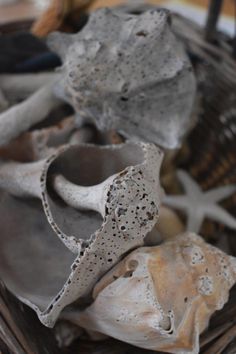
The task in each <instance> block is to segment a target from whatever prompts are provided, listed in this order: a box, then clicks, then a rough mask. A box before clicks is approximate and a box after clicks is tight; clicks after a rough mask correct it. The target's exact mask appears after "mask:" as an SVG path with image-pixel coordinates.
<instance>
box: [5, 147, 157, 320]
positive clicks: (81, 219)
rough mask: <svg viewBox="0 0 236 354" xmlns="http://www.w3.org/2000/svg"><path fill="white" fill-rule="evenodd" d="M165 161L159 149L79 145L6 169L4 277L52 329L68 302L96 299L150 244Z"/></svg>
mask: <svg viewBox="0 0 236 354" xmlns="http://www.w3.org/2000/svg"><path fill="white" fill-rule="evenodd" d="M162 157H163V154H162V152H161V151H160V150H159V149H158V148H157V147H155V146H154V145H152V144H144V143H142V144H141V143H126V144H121V145H114V146H105V147H98V146H94V145H78V146H64V147H61V148H60V149H58V151H57V152H55V153H54V154H53V155H52V156H50V157H49V158H48V159H45V160H41V161H37V162H34V163H28V164H19V163H9V164H3V165H2V166H1V168H0V187H1V188H2V189H3V190H4V192H2V196H1V202H0V220H1V223H2V224H4V226H3V227H2V238H1V242H2V244H1V249H0V260H1V261H0V265H1V266H0V277H1V278H2V279H3V281H4V282H5V284H6V285H7V286H8V287H9V289H10V290H11V291H12V292H13V293H14V294H15V295H16V296H17V297H18V298H20V299H21V300H22V301H23V302H25V303H26V304H28V305H29V306H31V307H32V308H33V309H34V310H35V311H36V312H37V314H38V316H39V319H40V320H41V321H42V322H43V323H44V324H45V325H47V326H53V324H54V323H55V321H56V319H57V318H58V316H59V314H60V312H61V311H62V309H63V308H64V307H65V306H67V305H68V304H71V303H72V302H74V301H76V300H79V299H81V298H83V297H87V301H88V296H89V293H90V292H91V290H92V288H93V286H94V285H95V283H96V282H97V280H98V279H100V278H101V276H102V275H104V274H105V273H106V272H107V271H108V270H109V269H110V268H111V267H112V266H113V265H114V264H115V263H117V261H119V259H120V257H121V256H122V255H123V254H124V253H126V252H127V251H129V250H130V249H133V248H135V247H138V246H141V245H143V243H144V238H145V236H146V235H147V233H148V232H149V231H151V229H152V228H153V227H154V225H155V224H156V222H157V218H158V210H159V205H160V199H161V195H162V190H161V188H160V186H159V170H160V165H161V161H162ZM75 162H76V163H75ZM104 180H105V181H104ZM71 190H72V191H73V193H71ZM74 191H75V194H74ZM7 192H8V193H10V194H11V195H14V196H17V197H18V198H17V199H16V198H13V197H11V196H10V195H9V194H8V193H7ZM59 196H61V198H60V197H59ZM26 197H28V198H32V197H34V198H35V199H32V202H31V199H29V200H28V201H27V203H26V201H25V199H24V198H26ZM75 197H77V199H76V198H75ZM40 200H41V203H40ZM75 207H76V209H75ZM31 208H32V209H33V211H32V214H31V212H30V210H31ZM92 210H96V211H92ZM12 213H13V215H12ZM44 213H45V214H44ZM9 215H10V218H11V224H12V225H14V227H12V228H9V225H8V224H7V225H6V223H9ZM45 215H46V218H47V220H48V222H49V224H50V226H51V227H50V226H49V225H48V224H47V223H45V220H44V219H45ZM29 216H30V217H29ZM37 220H38V221H37ZM18 223H20V226H19V227H18V226H17V225H18ZM53 231H54V233H53ZM56 236H58V237H56ZM44 238H46V240H44ZM58 238H59V239H60V240H61V241H62V242H63V243H64V245H65V246H66V248H65V249H64V248H63V247H62V245H61V244H60V243H59V242H58ZM39 240H41V242H40V241H39ZM58 243H59V245H58ZM19 245H20V246H19ZM45 248H47V250H46V251H44V249H45ZM44 252H45V255H44ZM51 253H52V254H53V255H52V256H50V254H51ZM64 253H65V255H64ZM31 254H32V257H33V261H32V257H31ZM45 257H46V258H45ZM44 259H45V265H44V264H43V262H44ZM58 262H61V263H62V265H60V266H58ZM48 263H49V264H48ZM69 268H71V269H69ZM54 272H55V278H56V280H55V282H54V281H53V280H52V279H53V277H54ZM39 273H40V274H39ZM45 273H47V275H45ZM35 274H39V275H38V276H37V277H41V278H42V279H41V280H40V282H39V283H37V282H38V279H37V277H35ZM44 279H45V283H44ZM35 283H37V284H35ZM43 283H44V284H43ZM52 283H53V284H52ZM25 289H27V290H25ZM41 290H42V291H41Z"/></svg>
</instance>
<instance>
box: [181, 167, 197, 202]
mask: <svg viewBox="0 0 236 354" xmlns="http://www.w3.org/2000/svg"><path fill="white" fill-rule="evenodd" d="M177 176H178V179H179V181H180V182H181V184H182V185H183V187H184V190H185V191H186V194H187V195H194V196H195V197H196V196H197V195H198V194H202V190H201V189H200V187H199V185H198V184H197V183H196V182H195V181H194V179H193V178H192V177H191V176H190V175H189V174H188V173H187V172H185V171H183V170H178V171H177Z"/></svg>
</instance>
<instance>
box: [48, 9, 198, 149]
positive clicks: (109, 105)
mask: <svg viewBox="0 0 236 354" xmlns="http://www.w3.org/2000/svg"><path fill="white" fill-rule="evenodd" d="M49 45H50V46H51V48H52V50H55V51H56V52H57V53H58V54H59V55H60V56H61V57H62V60H63V67H62V73H61V75H62V76H61V83H60V84H57V93H58V94H59V95H60V97H61V98H62V99H65V100H67V101H68V102H70V103H71V104H72V106H73V107H74V109H75V110H76V111H77V113H78V117H79V118H80V119H81V118H83V119H84V120H85V121H91V122H93V123H94V124H96V126H97V128H98V129H100V130H102V131H104V130H105V131H106V130H109V129H115V130H116V131H119V132H121V133H122V134H123V135H124V136H126V137H129V138H131V137H132V138H133V137H136V138H138V139H140V140H143V141H148V142H154V143H156V144H158V145H160V146H162V147H165V148H176V147H177V146H179V145H180V143H181V141H182V138H183V136H184V134H185V133H186V132H187V131H188V130H189V129H190V127H191V125H192V119H191V114H190V113H191V110H192V105H193V101H194V97H195V89H196V85H195V79H194V75H193V72H192V67H191V64H190V61H189V59H188V57H187V55H186V53H185V51H184V48H183V46H182V44H181V43H180V42H179V41H178V39H177V38H175V36H174V34H173V33H172V31H171V26H170V18H169V13H168V11H166V10H164V9H158V10H157V9H155V10H150V11H146V12H144V13H142V14H140V15H139V16H137V15H131V14H126V13H122V12H119V11H118V10H117V9H114V10H112V9H107V8H105V9H99V10H97V11H94V12H92V13H91V15H90V17H89V21H88V23H87V24H86V26H85V27H84V28H83V29H82V30H81V31H80V32H79V33H77V34H75V35H66V34H59V33H54V34H52V35H51V36H50V37H49Z"/></svg>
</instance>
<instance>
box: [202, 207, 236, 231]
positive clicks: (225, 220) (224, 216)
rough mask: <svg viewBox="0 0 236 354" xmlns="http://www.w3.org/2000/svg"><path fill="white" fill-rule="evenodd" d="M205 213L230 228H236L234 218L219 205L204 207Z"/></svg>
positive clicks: (235, 219)
mask: <svg viewBox="0 0 236 354" xmlns="http://www.w3.org/2000/svg"><path fill="white" fill-rule="evenodd" d="M206 215H207V216H208V217H209V218H211V219H212V220H215V221H218V222H220V223H222V224H224V225H225V226H228V227H230V228H231V229H236V218H234V217H233V216H232V215H230V214H229V213H228V212H227V211H226V210H224V209H223V208H222V207H220V206H219V205H209V207H208V208H207V209H206Z"/></svg>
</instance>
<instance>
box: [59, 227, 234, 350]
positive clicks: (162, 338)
mask: <svg viewBox="0 0 236 354" xmlns="http://www.w3.org/2000/svg"><path fill="white" fill-rule="evenodd" d="M235 271H236V259H235V258H234V257H230V256H228V255H226V254H225V253H223V252H222V251H220V250H219V249H216V248H215V247H213V246H211V245H209V244H207V243H205V242H204V241H203V239H202V238H201V237H199V236H197V235H195V234H191V233H188V234H183V235H179V236H178V237H176V238H175V239H174V240H172V241H168V242H165V243H164V244H162V245H161V246H157V247H146V248H139V249H137V250H135V251H133V252H132V253H130V254H129V255H128V256H127V257H126V258H125V259H124V260H123V261H121V262H120V263H119V264H118V265H117V266H115V267H114V268H113V269H112V270H111V271H110V272H109V273H108V274H107V275H105V276H104V277H103V278H102V279H101V281H100V282H99V283H98V284H97V285H96V287H95V289H94V293H93V296H94V303H93V304H92V305H91V306H90V307H88V308H87V309H85V310H84V311H83V312H81V313H79V312H76V311H74V312H71V313H70V312H69V311H68V312H67V313H66V314H64V316H63V318H64V319H67V320H71V321H72V322H74V323H77V324H78V325H80V326H81V327H83V328H86V329H87V330H88V331H92V332H100V333H102V334H106V335H109V336H111V337H114V338H117V339H119V340H121V341H125V342H128V343H130V344H133V345H136V346H138V347H141V348H146V349H151V350H155V351H161V352H162V351H164V352H168V353H176V354H177V353H188V354H190V353H191V354H197V353H199V335H200V333H202V331H203V330H204V329H205V328H206V327H207V325H208V322H209V319H210V316H211V315H212V314H213V313H214V312H215V311H216V310H219V309H221V308H222V307H223V306H224V304H225V303H226V302H227V300H228V296H229V290H230V288H231V287H232V286H233V285H234V284H235V281H236V273H235Z"/></svg>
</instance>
